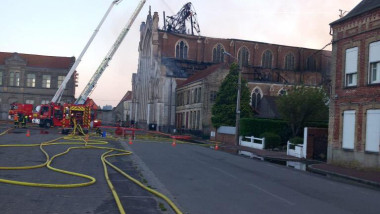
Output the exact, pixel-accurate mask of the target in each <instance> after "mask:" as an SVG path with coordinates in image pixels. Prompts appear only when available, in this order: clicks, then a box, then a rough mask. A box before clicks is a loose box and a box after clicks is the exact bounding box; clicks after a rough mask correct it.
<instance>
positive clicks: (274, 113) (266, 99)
mask: <svg viewBox="0 0 380 214" xmlns="http://www.w3.org/2000/svg"><path fill="white" fill-rule="evenodd" d="M276 99H278V97H277V96H276V97H275V96H266V95H264V96H263V98H262V99H261V101H260V102H259V104H258V106H257V109H256V114H257V115H255V117H258V118H271V119H279V118H280V113H279V112H278V109H277V105H276Z"/></svg>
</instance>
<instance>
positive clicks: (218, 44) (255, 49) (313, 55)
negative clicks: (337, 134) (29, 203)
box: [132, 11, 331, 131]
mask: <svg viewBox="0 0 380 214" xmlns="http://www.w3.org/2000/svg"><path fill="white" fill-rule="evenodd" d="M158 22H159V16H158V13H157V12H155V13H154V15H153V16H151V14H150V11H149V14H148V16H147V19H146V22H144V23H142V24H141V26H140V43H139V63H138V65H139V67H138V71H137V73H136V74H134V75H133V77H132V88H133V89H132V91H133V95H132V106H133V107H132V119H133V120H134V121H136V122H137V123H138V124H139V127H147V126H148V125H149V124H155V125H156V127H157V129H158V130H163V131H166V130H168V131H170V130H173V129H174V128H175V127H177V128H178V127H183V126H184V127H188V128H189V129H195V128H196V129H197V130H203V131H208V130H209V126H210V125H209V122H207V121H209V120H210V119H209V118H210V117H211V112H210V109H211V106H212V104H213V102H212V101H211V102H210V99H211V100H212V99H213V96H214V95H216V91H217V90H218V89H217V88H218V86H217V85H218V84H220V83H221V81H222V79H223V76H225V75H226V70H228V67H229V64H231V63H232V62H234V61H236V60H238V61H239V64H240V65H241V67H242V77H243V78H245V79H246V80H247V81H248V87H249V88H250V90H251V95H252V97H253V99H252V101H251V105H252V106H253V107H254V108H256V109H257V108H258V107H259V106H260V104H261V101H263V102H264V101H265V103H267V104H268V103H273V102H270V101H269V100H271V101H273V99H271V98H272V97H275V96H277V95H279V94H281V93H286V89H287V88H288V87H289V86H291V85H299V84H304V85H311V86H319V85H323V84H329V68H330V62H329V60H330V56H331V52H330V51H320V50H314V49H308V48H301V47H291V46H286V45H276V44H269V43H262V42H256V41H246V40H239V39H222V38H211V37H205V36H199V35H198V36H196V35H189V34H181V33H174V32H169V31H167V30H165V29H159V26H158ZM224 51H226V52H229V53H230V54H231V55H232V56H234V57H229V56H226V55H225V54H223V52H224ZM216 65H219V66H216ZM223 69H224V71H223ZM217 70H219V71H217ZM218 74H220V75H221V76H218ZM210 75H211V76H210ZM211 80H212V81H218V83H217V84H215V87H212V88H208V87H207V86H206V85H207V82H208V81H211ZM183 81H186V82H185V83H184V82H183ZM178 84H180V85H179V86H180V87H178ZM176 89H177V94H176V93H175V92H176ZM213 93H214V95H213ZM181 94H185V95H181ZM196 97H198V98H196ZM176 98H179V99H182V100H181V101H176ZM184 100H185V101H184ZM186 100H188V101H186ZM195 101H196V102H195ZM176 103H177V104H178V105H177V106H176ZM202 109H203V110H202ZM263 109H264V108H263ZM201 110H202V111H204V112H203V113H202V112H201ZM259 113H260V112H259ZM186 114H188V116H186ZM190 115H191V116H190ZM178 116H180V117H181V118H178ZM272 117H275V115H273V114H272ZM186 118H188V119H186ZM190 118H192V119H190ZM200 121H203V122H200Z"/></svg>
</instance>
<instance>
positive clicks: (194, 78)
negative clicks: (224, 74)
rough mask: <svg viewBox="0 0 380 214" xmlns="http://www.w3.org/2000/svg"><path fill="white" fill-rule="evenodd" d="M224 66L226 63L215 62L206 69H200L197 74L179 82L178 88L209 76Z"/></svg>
mask: <svg viewBox="0 0 380 214" xmlns="http://www.w3.org/2000/svg"><path fill="white" fill-rule="evenodd" d="M224 67H225V66H224V64H215V65H212V66H209V67H208V68H207V69H205V70H201V71H198V72H196V73H195V74H193V75H191V76H190V77H189V78H187V79H186V80H185V81H183V82H179V84H178V88H179V87H182V86H185V85H187V84H190V83H192V82H196V81H198V80H201V79H203V78H205V77H207V76H208V75H210V74H212V73H214V72H216V71H217V70H219V68H221V69H223V68H224Z"/></svg>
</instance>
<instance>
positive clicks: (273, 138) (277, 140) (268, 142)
mask: <svg viewBox="0 0 380 214" xmlns="http://www.w3.org/2000/svg"><path fill="white" fill-rule="evenodd" d="M260 137H261V138H263V137H265V149H274V148H277V147H279V146H280V145H281V137H280V136H279V135H278V134H276V133H273V132H264V133H262V134H261V135H260Z"/></svg>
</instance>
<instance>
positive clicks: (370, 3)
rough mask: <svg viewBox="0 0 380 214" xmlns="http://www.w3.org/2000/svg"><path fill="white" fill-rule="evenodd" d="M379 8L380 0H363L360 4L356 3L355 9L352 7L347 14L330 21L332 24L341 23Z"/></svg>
mask: <svg viewBox="0 0 380 214" xmlns="http://www.w3.org/2000/svg"><path fill="white" fill-rule="evenodd" d="M377 8H380V0H362V1H361V2H360V3H359V4H358V5H356V7H354V9H352V10H351V11H350V12H349V13H347V15H345V16H343V17H342V18H340V19H338V20H336V21H334V22H332V23H330V25H335V24H339V23H341V22H343V21H346V20H348V19H350V18H353V17H355V16H358V15H361V14H363V13H366V12H368V11H371V10H374V9H377Z"/></svg>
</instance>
